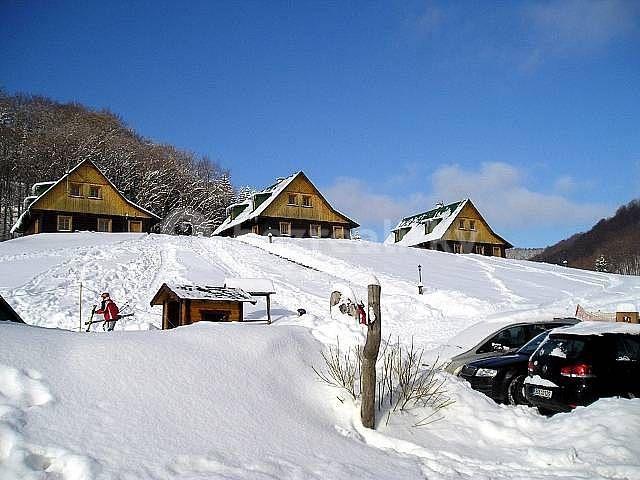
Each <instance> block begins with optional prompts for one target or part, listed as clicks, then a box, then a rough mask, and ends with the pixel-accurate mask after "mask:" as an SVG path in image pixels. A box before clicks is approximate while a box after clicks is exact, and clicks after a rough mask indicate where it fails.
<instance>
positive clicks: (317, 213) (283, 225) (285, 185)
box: [213, 172, 359, 238]
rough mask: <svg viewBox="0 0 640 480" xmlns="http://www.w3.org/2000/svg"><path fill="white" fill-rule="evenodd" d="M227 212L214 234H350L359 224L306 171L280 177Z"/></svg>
mask: <svg viewBox="0 0 640 480" xmlns="http://www.w3.org/2000/svg"><path fill="white" fill-rule="evenodd" d="M227 215H228V217H227V218H226V220H225V221H224V222H223V223H222V225H220V226H219V227H218V228H217V229H216V230H215V231H214V232H213V234H214V235H223V236H232V237H236V236H238V235H243V234H246V233H256V234H258V235H269V234H272V235H273V236H283V237H298V238H351V229H352V228H356V227H358V226H359V225H358V224H357V223H356V222H354V221H353V220H351V219H350V218H348V217H347V216H345V215H343V214H342V213H340V212H338V211H337V210H336V209H334V208H333V207H332V206H331V205H330V204H329V202H328V201H327V200H326V199H325V198H324V197H323V196H322V194H321V193H320V191H319V190H318V189H317V188H316V187H315V185H313V183H311V181H310V180H309V178H307V176H306V175H305V174H304V173H303V172H298V173H295V174H293V175H291V176H289V177H287V178H280V179H278V181H277V182H276V183H274V184H273V185H271V186H269V187H267V188H265V189H264V190H262V191H260V192H256V193H254V194H253V195H251V196H250V197H249V198H248V199H246V200H245V201H243V202H240V203H236V204H234V205H231V206H230V207H229V208H228V209H227Z"/></svg>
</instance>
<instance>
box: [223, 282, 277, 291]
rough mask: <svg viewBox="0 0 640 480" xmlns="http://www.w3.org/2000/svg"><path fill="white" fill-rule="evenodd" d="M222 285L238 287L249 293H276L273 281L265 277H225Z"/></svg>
mask: <svg viewBox="0 0 640 480" xmlns="http://www.w3.org/2000/svg"><path fill="white" fill-rule="evenodd" d="M224 286H225V287H227V288H239V289H241V290H244V291H245V292H248V293H249V294H251V295H257V294H263V295H264V294H273V293H276V289H275V287H274V286H273V282H272V281H271V280H269V279H266V278H225V279H224Z"/></svg>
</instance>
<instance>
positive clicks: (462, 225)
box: [458, 218, 467, 230]
mask: <svg viewBox="0 0 640 480" xmlns="http://www.w3.org/2000/svg"><path fill="white" fill-rule="evenodd" d="M466 229H467V227H465V219H464V218H459V219H458V230H466Z"/></svg>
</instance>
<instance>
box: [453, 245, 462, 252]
mask: <svg viewBox="0 0 640 480" xmlns="http://www.w3.org/2000/svg"><path fill="white" fill-rule="evenodd" d="M453 253H462V244H461V243H454V244H453Z"/></svg>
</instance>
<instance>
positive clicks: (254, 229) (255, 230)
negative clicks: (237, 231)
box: [251, 225, 260, 235]
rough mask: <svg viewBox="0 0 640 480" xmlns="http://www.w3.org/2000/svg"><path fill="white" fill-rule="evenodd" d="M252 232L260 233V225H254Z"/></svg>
mask: <svg viewBox="0 0 640 480" xmlns="http://www.w3.org/2000/svg"><path fill="white" fill-rule="evenodd" d="M251 233H255V234H256V235H260V225H252V226H251Z"/></svg>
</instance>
